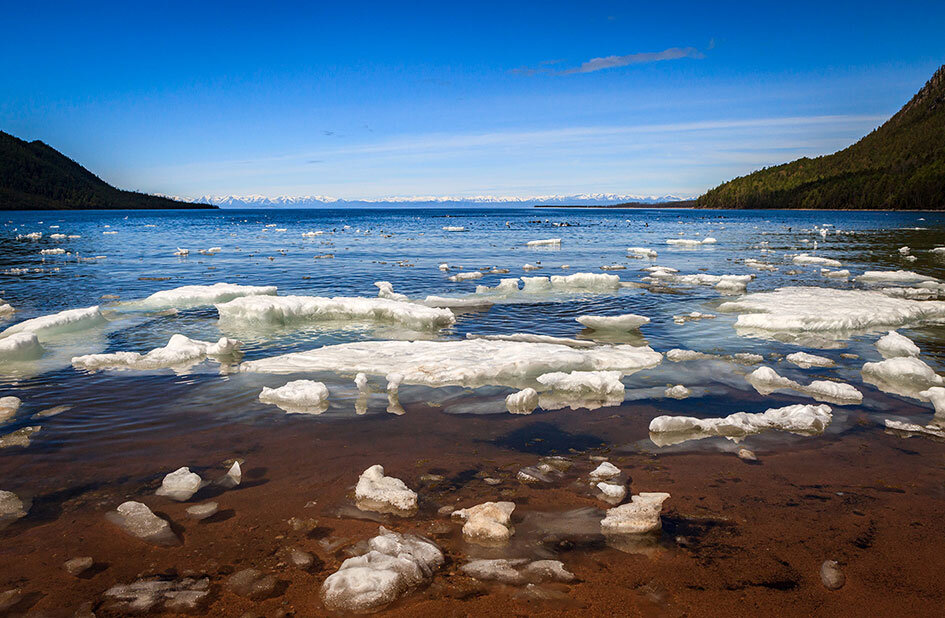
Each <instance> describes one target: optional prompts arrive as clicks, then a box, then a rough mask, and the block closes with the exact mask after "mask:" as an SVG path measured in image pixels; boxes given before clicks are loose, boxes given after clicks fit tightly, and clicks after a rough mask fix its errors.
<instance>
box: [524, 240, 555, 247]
mask: <svg viewBox="0 0 945 618" xmlns="http://www.w3.org/2000/svg"><path fill="white" fill-rule="evenodd" d="M525 245H526V246H528V247H546V246H555V247H560V246H561V239H560V238H546V239H544V240H529V241H528V242H527V243H525Z"/></svg>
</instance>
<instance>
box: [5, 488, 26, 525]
mask: <svg viewBox="0 0 945 618" xmlns="http://www.w3.org/2000/svg"><path fill="white" fill-rule="evenodd" d="M29 510H30V501H29V500H23V499H22V498H20V497H19V496H17V495H16V494H15V493H13V492H12V491H4V490H2V489H0V530H3V529H4V528H6V527H7V526H9V525H10V524H12V523H13V522H15V521H16V520H18V519H21V518H23V517H26V514H27V513H28V512H29Z"/></svg>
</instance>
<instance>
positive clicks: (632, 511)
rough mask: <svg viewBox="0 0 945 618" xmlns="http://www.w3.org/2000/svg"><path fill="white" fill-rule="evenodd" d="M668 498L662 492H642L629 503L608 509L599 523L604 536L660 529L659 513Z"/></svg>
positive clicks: (666, 494)
mask: <svg viewBox="0 0 945 618" xmlns="http://www.w3.org/2000/svg"><path fill="white" fill-rule="evenodd" d="M667 498H669V494H668V493H664V492H643V493H641V494H638V495H635V496H631V497H630V502H628V503H627V504H622V505H620V506H618V507H615V508H612V509H609V510H608V511H607V515H606V517H604V519H603V520H601V522H600V527H601V530H602V531H603V533H604V534H646V533H649V532H655V531H657V530H659V529H660V528H662V522H661V521H660V511H661V510H662V508H663V502H664V501H666V499H667Z"/></svg>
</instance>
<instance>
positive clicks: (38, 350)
mask: <svg viewBox="0 0 945 618" xmlns="http://www.w3.org/2000/svg"><path fill="white" fill-rule="evenodd" d="M42 355H43V346H41V345H40V343H39V338H38V337H37V336H36V333H32V332H24V333H15V334H13V335H10V336H9V337H5V338H3V339H0V361H26V360H35V359H37V358H39V357H40V356H42Z"/></svg>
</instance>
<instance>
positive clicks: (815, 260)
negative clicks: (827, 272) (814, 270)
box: [791, 253, 849, 274]
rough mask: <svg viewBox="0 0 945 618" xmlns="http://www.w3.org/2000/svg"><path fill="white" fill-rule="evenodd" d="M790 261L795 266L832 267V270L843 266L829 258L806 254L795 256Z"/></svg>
mask: <svg viewBox="0 0 945 618" xmlns="http://www.w3.org/2000/svg"><path fill="white" fill-rule="evenodd" d="M791 261H792V262H794V263H795V264H820V265H821V266H832V267H833V268H840V267H841V266H843V264H841V263H840V262H839V261H838V260H831V259H829V258H824V257H819V256H816V255H807V254H806V253H802V254H800V255H795V256H794V258H793V259H792V260H791ZM848 274H849V273H848Z"/></svg>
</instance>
